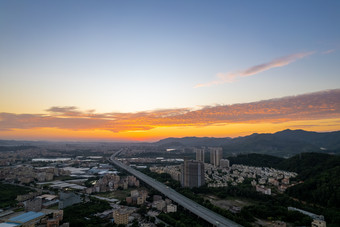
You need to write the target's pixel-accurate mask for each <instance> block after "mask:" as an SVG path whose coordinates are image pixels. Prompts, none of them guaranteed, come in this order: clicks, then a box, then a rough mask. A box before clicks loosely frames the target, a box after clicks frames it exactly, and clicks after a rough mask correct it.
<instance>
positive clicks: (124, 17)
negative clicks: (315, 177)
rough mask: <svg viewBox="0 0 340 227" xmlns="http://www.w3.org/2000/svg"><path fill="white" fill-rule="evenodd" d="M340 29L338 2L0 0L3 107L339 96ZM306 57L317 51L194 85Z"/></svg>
mask: <svg viewBox="0 0 340 227" xmlns="http://www.w3.org/2000/svg"><path fill="white" fill-rule="evenodd" d="M339 24H340V2H339V1H280V2H279V1H13V0H11V1H4V0H2V1H1V2H0V33H1V37H0V80H1V85H0V86H1V91H0V95H1V102H2V103H3V104H2V105H1V109H2V111H7V112H15V113H30V112H35V113H36V112H41V111H44V110H46V109H48V108H49V107H51V106H77V107H79V108H81V109H96V110H97V111H100V112H109V111H117V112H135V111H141V110H154V109H164V108H175V107H197V106H205V105H216V104H233V103H245V102H252V101H259V100H264V99H270V98H278V97H284V96H291V95H297V94H304V93H309V92H315V91H322V90H327V89H335V88H339V84H340V77H339V71H340V70H339V69H340V65H339V59H340V56H339V48H340V29H338V25H339ZM327 51H328V52H327ZM306 52H313V54H311V55H308V56H307V57H304V58H301V59H298V60H296V61H293V62H292V63H289V64H288V65H285V66H282V67H276V68H271V69H269V70H266V71H263V72H260V73H258V74H256V75H252V76H249V77H244V78H239V79H237V80H235V81H233V82H231V83H229V82H228V83H223V84H219V85H216V86H210V87H201V88H195V85H197V84H200V83H208V82H209V81H213V80H215V79H216V75H217V74H218V73H225V74H226V73H233V72H238V71H242V70H245V69H248V68H250V67H252V66H256V65H260V64H265V63H268V62H271V61H272V60H274V59H278V58H281V57H284V56H289V55H292V54H296V53H306ZM326 52H327V53H326Z"/></svg>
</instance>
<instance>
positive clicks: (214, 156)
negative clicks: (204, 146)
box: [209, 147, 223, 166]
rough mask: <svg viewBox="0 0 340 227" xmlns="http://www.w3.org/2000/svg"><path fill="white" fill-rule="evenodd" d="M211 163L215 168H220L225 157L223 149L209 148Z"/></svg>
mask: <svg viewBox="0 0 340 227" xmlns="http://www.w3.org/2000/svg"><path fill="white" fill-rule="evenodd" d="M209 150H210V163H211V164H213V165H214V166H220V160H221V159H222V157H223V152H222V147H209Z"/></svg>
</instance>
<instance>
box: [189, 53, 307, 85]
mask: <svg viewBox="0 0 340 227" xmlns="http://www.w3.org/2000/svg"><path fill="white" fill-rule="evenodd" d="M313 53H314V52H304V53H296V54H292V55H288V56H285V57H281V58H277V59H274V60H272V61H270V62H267V63H264V64H260V65H255V66H252V67H250V68H247V69H245V70H241V71H238V72H230V73H218V74H217V79H216V80H213V81H210V82H208V83H204V84H197V85H196V86H195V87H196V88H198V87H209V86H213V85H218V84H224V83H231V82H233V81H235V79H237V78H240V77H247V76H252V75H255V74H258V73H261V72H264V71H267V70H269V69H272V68H277V67H282V66H285V65H288V64H290V63H292V62H294V61H296V60H298V59H300V58H304V57H307V56H309V55H311V54H313Z"/></svg>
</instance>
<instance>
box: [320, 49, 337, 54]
mask: <svg viewBox="0 0 340 227" xmlns="http://www.w3.org/2000/svg"><path fill="white" fill-rule="evenodd" d="M334 51H335V49H330V50H326V51H324V52H322V54H330V53H333V52H334Z"/></svg>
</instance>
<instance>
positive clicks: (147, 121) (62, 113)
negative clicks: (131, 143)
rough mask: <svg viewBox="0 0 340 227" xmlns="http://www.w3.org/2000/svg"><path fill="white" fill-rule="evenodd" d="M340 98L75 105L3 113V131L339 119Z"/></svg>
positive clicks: (324, 94)
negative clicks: (125, 109)
mask: <svg viewBox="0 0 340 227" xmlns="http://www.w3.org/2000/svg"><path fill="white" fill-rule="evenodd" d="M254 71H256V69H254ZM339 100H340V89H335V90H327V91H321V92H316V93H309V94H304V95H298V96H291V97H285V98H278V99H270V100H264V101H259V102H252V103H242V104H233V105H219V106H208V107H204V108H202V109H199V110H197V109H195V110H194V109H190V108H181V109H164V110H155V111H145V112H136V113H95V111H93V110H91V111H80V110H78V109H77V108H76V107H51V108H49V109H48V110H47V111H48V112H47V113H44V114H14V113H0V130H2V131H4V130H13V129H32V128H59V129H68V130H97V129H99V130H107V131H112V132H122V131H140V130H142V131H145V130H150V129H153V128H156V127H176V126H202V127H203V126H207V125H223V124H233V123H262V122H265V123H278V122H289V121H297V120H318V119H328V118H340V102H339Z"/></svg>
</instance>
